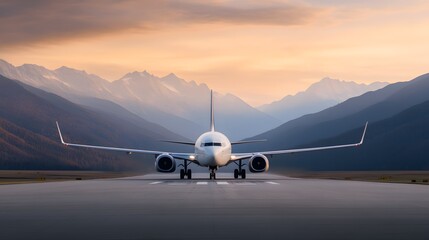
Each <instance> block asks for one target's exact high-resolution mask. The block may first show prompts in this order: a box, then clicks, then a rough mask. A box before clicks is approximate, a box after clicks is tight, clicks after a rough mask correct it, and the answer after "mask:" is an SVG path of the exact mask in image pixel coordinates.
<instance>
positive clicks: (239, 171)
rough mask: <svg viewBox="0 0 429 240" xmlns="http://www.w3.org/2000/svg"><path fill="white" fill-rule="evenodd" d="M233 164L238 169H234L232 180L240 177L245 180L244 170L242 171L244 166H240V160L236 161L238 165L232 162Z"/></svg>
mask: <svg viewBox="0 0 429 240" xmlns="http://www.w3.org/2000/svg"><path fill="white" fill-rule="evenodd" d="M234 163H235V164H237V166H238V169H234V178H235V179H237V178H238V176H241V178H242V179H245V178H246V170H245V169H242V167H243V166H244V165H246V164H242V162H241V160H238V163H236V162H234Z"/></svg>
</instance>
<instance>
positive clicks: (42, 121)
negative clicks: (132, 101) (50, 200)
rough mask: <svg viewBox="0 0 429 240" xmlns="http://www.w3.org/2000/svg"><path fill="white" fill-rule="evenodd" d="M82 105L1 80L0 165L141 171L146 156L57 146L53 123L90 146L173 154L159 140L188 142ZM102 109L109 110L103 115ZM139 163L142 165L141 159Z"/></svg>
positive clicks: (122, 114)
mask: <svg viewBox="0 0 429 240" xmlns="http://www.w3.org/2000/svg"><path fill="white" fill-rule="evenodd" d="M99 105H101V106H102V107H99V108H96V107H92V108H89V107H84V106H80V105H77V104H74V103H72V102H70V101H68V100H66V99H64V98H61V97H59V96H57V95H55V94H52V93H48V92H45V91H43V90H40V89H37V88H34V87H31V86H29V85H26V84H23V83H20V82H17V81H14V80H11V79H8V78H5V77H3V76H0V136H1V138H0V156H1V161H0V165H1V168H2V169H86V170H89V169H97V170H123V169H127V170H130V169H134V170H135V169H142V168H144V167H145V166H152V165H153V161H152V157H150V158H149V159H150V161H140V160H142V159H143V160H144V159H147V156H143V155H136V156H135V157H132V158H130V157H129V156H127V155H126V154H118V153H112V152H104V151H96V150H86V149H84V150H82V149H73V148H67V147H64V146H63V145H61V144H60V143H59V138H58V133H57V130H56V127H55V121H56V120H57V121H59V122H60V124H61V125H62V130H63V132H64V136H65V138H67V139H66V140H68V141H77V142H81V143H88V144H94V145H95V144H98V145H106V146H123V147H134V148H151V149H160V150H163V149H164V150H167V149H169V150H171V149H174V148H175V147H176V149H177V150H187V151H189V149H185V147H182V148H181V149H180V148H179V146H171V145H169V144H166V143H160V142H159V140H160V139H173V140H187V139H184V138H183V137H181V136H179V135H177V134H175V133H173V132H170V131H168V130H167V129H165V128H163V127H161V126H159V125H157V124H154V123H151V122H148V121H145V120H143V119H141V118H139V117H137V116H135V115H134V114H132V113H130V112H128V111H127V110H125V109H123V108H121V107H120V106H117V105H115V104H114V103H109V102H108V101H104V102H101V103H99ZM103 108H107V109H109V111H103V110H102V109H103ZM137 160H139V161H137Z"/></svg>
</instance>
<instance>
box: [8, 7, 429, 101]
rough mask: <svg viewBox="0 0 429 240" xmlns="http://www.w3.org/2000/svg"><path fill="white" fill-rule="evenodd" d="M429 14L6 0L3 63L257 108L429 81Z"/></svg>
mask: <svg viewBox="0 0 429 240" xmlns="http://www.w3.org/2000/svg"><path fill="white" fill-rule="evenodd" d="M428 12H429V2H428V1H420V0H414V1H413V0H389V1H388V0H378V1H363V0H360V1H355V0H350V1H340V0H325V1H322V0H306V1H305V0H304V1H258V0H248V1H242V0H235V1H233V0H212V1H208V0H207V1H197V0H188V1H186V0H183V1H179V0H177V1H168V0H141V1H133V0H123V1H116V0H115V1H114V0H88V1H65V0H57V1H48V0H33V1H25V0H3V1H1V2H0V33H1V37H0V58H1V59H4V60H6V61H8V62H10V63H12V64H14V65H21V64H24V63H33V64H37V65H42V66H45V67H47V68H49V69H56V68H58V67H61V66H63V65H64V66H68V67H72V68H76V69H81V70H85V71H87V72H89V73H93V74H97V75H99V76H101V77H103V78H105V79H107V80H109V81H113V80H116V79H119V78H120V77H122V76H123V75H125V74H126V73H128V72H131V71H136V70H137V71H143V70H147V71H148V72H150V73H152V74H154V75H157V76H164V75H167V74H169V73H171V72H173V73H175V74H176V75H177V76H179V77H181V78H183V79H186V80H188V81H190V80H194V81H196V82H197V83H206V84H207V85H208V86H209V87H211V88H213V89H215V90H216V91H219V92H222V93H232V94H235V95H237V96H239V97H240V98H242V99H243V100H245V101H246V102H248V103H249V104H250V105H252V106H258V105H261V104H264V103H269V102H272V101H275V100H278V99H281V98H282V97H284V96H286V95H288V94H295V93H297V92H299V91H302V90H305V89H306V88H307V87H308V86H309V85H311V84H312V83H314V82H317V81H319V80H320V79H322V78H324V77H332V78H336V79H341V80H348V81H355V82H359V83H371V82H375V81H385V82H391V83H393V82H397V81H407V80H411V79H412V78H414V77H416V76H418V75H421V74H423V73H427V72H428V70H427V69H428V64H427V63H428V62H427V56H429V31H428V29H429V14H428Z"/></svg>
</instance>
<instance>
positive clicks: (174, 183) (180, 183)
mask: <svg viewBox="0 0 429 240" xmlns="http://www.w3.org/2000/svg"><path fill="white" fill-rule="evenodd" d="M187 184H188V183H186V182H173V183H168V185H187Z"/></svg>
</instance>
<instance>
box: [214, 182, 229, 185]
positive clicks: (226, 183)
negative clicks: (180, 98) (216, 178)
mask: <svg viewBox="0 0 429 240" xmlns="http://www.w3.org/2000/svg"><path fill="white" fill-rule="evenodd" d="M216 183H217V184H218V185H228V184H229V183H228V182H216Z"/></svg>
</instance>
